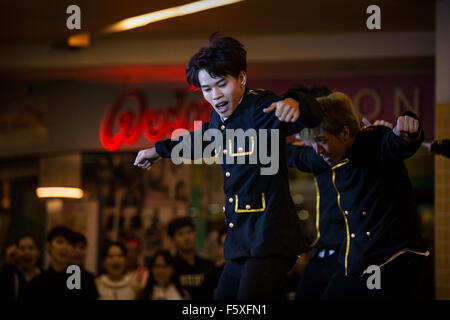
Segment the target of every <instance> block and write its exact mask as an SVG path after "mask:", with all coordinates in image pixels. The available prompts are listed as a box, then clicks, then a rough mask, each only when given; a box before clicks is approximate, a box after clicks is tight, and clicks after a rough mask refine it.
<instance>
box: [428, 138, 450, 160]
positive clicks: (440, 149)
mask: <svg viewBox="0 0 450 320" xmlns="http://www.w3.org/2000/svg"><path fill="white" fill-rule="evenodd" d="M431 152H433V153H435V154H441V155H443V156H445V157H447V158H450V140H449V139H442V140H437V141H434V142H433V143H432V144H431Z"/></svg>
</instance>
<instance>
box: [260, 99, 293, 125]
mask: <svg viewBox="0 0 450 320" xmlns="http://www.w3.org/2000/svg"><path fill="white" fill-rule="evenodd" d="M274 110H275V115H276V116H277V117H278V119H280V121H283V122H295V121H297V119H298V118H299V117H300V107H299V104H298V101H297V100H295V99H292V98H287V99H284V100H281V101H278V102H274V103H272V104H271V105H270V106H269V107H267V108H265V109H264V110H263V111H264V112H265V113H269V112H272V111H274Z"/></svg>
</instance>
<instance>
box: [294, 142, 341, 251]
mask: <svg viewBox="0 0 450 320" xmlns="http://www.w3.org/2000/svg"><path fill="white" fill-rule="evenodd" d="M300 148H307V150H308V151H309V152H308V156H310V157H311V158H312V159H310V160H309V161H308V162H307V163H304V162H303V161H302V156H301V155H299V153H300ZM287 153H288V157H287V158H288V167H289V168H296V169H298V170H300V171H304V172H311V171H310V170H311V169H310V167H309V163H310V161H315V162H317V168H316V170H315V171H316V173H315V175H314V185H315V188H316V223H315V224H316V239H315V240H314V242H313V243H312V244H311V247H312V248H311V251H310V253H309V257H310V258H312V257H314V256H315V255H316V254H317V253H318V252H319V251H320V250H322V249H328V250H330V249H331V250H335V251H338V250H339V249H340V247H341V245H342V242H343V241H344V239H345V236H346V233H345V221H344V218H343V216H342V213H341V210H340V209H339V206H338V204H337V201H336V190H335V189H334V187H333V182H332V175H331V174H330V171H329V170H328V169H329V166H328V164H327V163H326V162H325V161H323V160H322V158H321V157H320V156H319V155H317V154H316V153H315V152H314V150H313V149H312V148H311V147H309V146H301V145H298V144H295V143H294V144H288V145H287ZM319 171H320V173H319Z"/></svg>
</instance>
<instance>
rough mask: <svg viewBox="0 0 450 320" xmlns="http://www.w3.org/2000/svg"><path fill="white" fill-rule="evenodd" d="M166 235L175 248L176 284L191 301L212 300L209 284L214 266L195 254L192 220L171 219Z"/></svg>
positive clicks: (212, 292)
mask: <svg viewBox="0 0 450 320" xmlns="http://www.w3.org/2000/svg"><path fill="white" fill-rule="evenodd" d="M167 233H168V234H169V236H170V237H171V238H172V240H173V243H174V244H175V248H176V255H175V258H174V262H175V274H176V276H177V277H178V283H179V284H180V285H181V286H182V287H183V288H185V289H186V290H187V291H188V292H189V294H190V296H191V298H192V300H204V299H213V298H214V289H215V286H214V284H211V282H210V277H212V273H213V271H214V264H213V262H212V261H210V260H208V259H204V258H201V257H199V256H198V255H197V254H196V253H195V229H194V223H193V221H192V219H191V218H190V217H181V218H175V219H173V220H172V221H171V222H170V223H169V225H168V227H167ZM215 285H217V284H215Z"/></svg>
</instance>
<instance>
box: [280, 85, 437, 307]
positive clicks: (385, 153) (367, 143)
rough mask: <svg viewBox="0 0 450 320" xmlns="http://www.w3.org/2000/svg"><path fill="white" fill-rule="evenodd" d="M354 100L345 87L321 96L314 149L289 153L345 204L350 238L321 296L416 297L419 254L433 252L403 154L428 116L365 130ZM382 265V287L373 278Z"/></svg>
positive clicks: (311, 135) (413, 146)
mask: <svg viewBox="0 0 450 320" xmlns="http://www.w3.org/2000/svg"><path fill="white" fill-rule="evenodd" d="M346 100H348V97H347V96H345V95H344V94H342V93H338V92H335V93H333V94H331V95H329V96H327V97H324V98H319V99H318V101H319V103H320V107H321V108H322V110H323V113H324V118H323V121H322V123H321V124H320V125H319V126H318V127H317V128H314V129H311V130H307V132H306V133H307V138H308V139H309V140H310V141H311V144H312V148H305V147H298V148H295V149H291V150H290V152H289V158H290V159H292V163H293V164H294V166H295V167H297V168H298V169H300V170H302V171H306V172H312V173H313V174H314V175H315V176H316V177H319V176H322V177H323V181H324V185H329V186H331V188H330V191H329V192H327V193H324V196H325V197H327V199H328V202H329V203H330V204H334V205H336V206H337V207H338V208H339V211H340V212H341V215H342V218H343V221H344V226H345V238H344V240H343V241H342V244H341V246H340V249H339V255H338V256H336V258H337V261H338V262H339V264H340V267H339V270H338V271H337V272H335V273H334V274H333V276H332V277H331V279H330V281H329V282H328V284H327V286H326V288H325V289H324V290H323V291H322V292H323V293H322V295H321V298H322V299H395V298H407V297H412V295H413V287H412V284H413V283H414V280H415V278H417V272H418V271H419V265H420V261H419V258H420V256H427V255H428V254H429V252H428V251H427V250H426V249H425V248H424V246H423V244H422V243H421V241H420V239H419V236H418V229H417V224H416V223H417V222H416V218H415V215H414V209H413V205H412V201H413V200H412V187H411V182H410V181H409V177H408V173H407V170H406V167H405V165H404V163H403V161H404V159H406V158H409V157H411V156H412V155H413V154H414V153H415V152H416V151H417V149H418V148H419V147H420V145H421V143H422V141H423V136H424V134H423V131H422V128H421V126H420V122H419V120H418V118H417V116H416V115H415V114H414V113H412V112H410V111H407V112H406V113H405V114H404V115H402V116H400V117H399V118H398V119H397V123H396V125H395V127H394V128H393V129H392V130H391V129H390V128H388V127H386V126H382V125H379V126H370V127H365V128H362V129H360V126H359V123H358V122H357V121H356V119H355V118H354V117H349V116H348V114H347V112H346V107H344V106H343V102H344V101H346ZM326 181H328V183H326ZM321 195H322V193H321ZM320 203H322V202H320ZM374 268H375V269H374ZM377 268H378V270H379V271H380V272H381V277H380V278H381V280H380V281H381V286H379V288H378V287H377V288H375V287H373V286H369V285H368V284H367V283H368V281H369V280H370V279H369V276H370V275H371V274H372V272H373V270H376V269H377ZM371 279H372V278H371Z"/></svg>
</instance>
